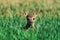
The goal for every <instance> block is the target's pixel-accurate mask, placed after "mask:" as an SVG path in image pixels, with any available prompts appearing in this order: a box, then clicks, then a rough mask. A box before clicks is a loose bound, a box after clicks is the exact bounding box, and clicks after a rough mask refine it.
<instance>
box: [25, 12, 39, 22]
mask: <svg viewBox="0 0 60 40" xmlns="http://www.w3.org/2000/svg"><path fill="white" fill-rule="evenodd" d="M24 15H25V17H26V18H27V19H28V20H29V21H31V22H34V21H35V19H36V17H37V16H38V13H37V12H35V13H33V14H28V13H24Z"/></svg>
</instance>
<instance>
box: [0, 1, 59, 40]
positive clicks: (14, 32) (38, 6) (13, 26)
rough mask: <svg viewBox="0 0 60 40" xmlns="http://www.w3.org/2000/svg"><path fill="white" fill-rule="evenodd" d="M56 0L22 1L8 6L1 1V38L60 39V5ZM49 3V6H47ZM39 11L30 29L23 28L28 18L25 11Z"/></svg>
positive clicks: (16, 39) (10, 39)
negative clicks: (47, 0) (40, 0)
mask: <svg viewBox="0 0 60 40" xmlns="http://www.w3.org/2000/svg"><path fill="white" fill-rule="evenodd" d="M58 1H59V0H58ZM58 1H57V0H56V1H55V2H54V3H52V4H50V5H49V4H47V3H46V2H44V1H42V2H41V3H37V2H35V1H33V2H28V3H30V5H29V4H27V2H24V3H20V4H19V6H16V5H12V4H11V3H10V4H9V5H8V6H5V5H3V4H4V3H3V2H1V3H0V40H60V7H59V3H58ZM47 5H49V6H47ZM23 10H26V12H28V13H33V12H34V11H35V10H37V11H38V13H39V16H38V17H37V18H36V21H35V29H34V31H33V28H32V26H31V27H30V29H29V31H26V30H24V29H23V27H24V26H25V25H26V23H27V20H26V18H25V17H24V15H23V13H24V11H23Z"/></svg>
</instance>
